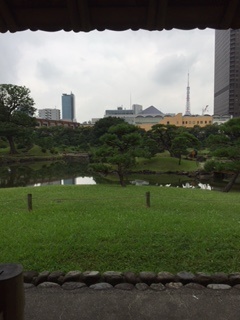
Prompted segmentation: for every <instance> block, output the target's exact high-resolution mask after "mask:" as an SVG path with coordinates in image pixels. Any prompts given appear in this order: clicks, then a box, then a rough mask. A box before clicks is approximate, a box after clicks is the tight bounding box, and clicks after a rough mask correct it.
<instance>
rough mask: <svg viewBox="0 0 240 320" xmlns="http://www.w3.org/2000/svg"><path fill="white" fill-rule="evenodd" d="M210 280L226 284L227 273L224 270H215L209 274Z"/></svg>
mask: <svg viewBox="0 0 240 320" xmlns="http://www.w3.org/2000/svg"><path fill="white" fill-rule="evenodd" d="M211 278H212V282H213V283H216V284H217V283H218V284H226V283H228V282H229V280H228V275H227V274H226V273H224V272H217V273H214V274H212V275H211Z"/></svg>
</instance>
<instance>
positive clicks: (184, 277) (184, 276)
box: [177, 271, 195, 284]
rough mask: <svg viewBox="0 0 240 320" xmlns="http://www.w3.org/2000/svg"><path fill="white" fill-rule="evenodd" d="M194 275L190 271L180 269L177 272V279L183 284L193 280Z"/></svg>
mask: <svg viewBox="0 0 240 320" xmlns="http://www.w3.org/2000/svg"><path fill="white" fill-rule="evenodd" d="M194 278H195V275H194V274H193V273H191V272H186V271H181V272H178V273H177V280H178V281H180V282H182V283H183V284H187V283H189V282H192V281H194Z"/></svg>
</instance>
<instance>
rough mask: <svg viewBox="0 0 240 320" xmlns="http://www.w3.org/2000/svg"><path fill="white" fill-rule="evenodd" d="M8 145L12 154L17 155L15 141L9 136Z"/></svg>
mask: <svg viewBox="0 0 240 320" xmlns="http://www.w3.org/2000/svg"><path fill="white" fill-rule="evenodd" d="M7 139H8V143H9V147H10V154H17V153H18V152H17V149H16V147H15V143H14V141H13V137H12V136H8V137H7Z"/></svg>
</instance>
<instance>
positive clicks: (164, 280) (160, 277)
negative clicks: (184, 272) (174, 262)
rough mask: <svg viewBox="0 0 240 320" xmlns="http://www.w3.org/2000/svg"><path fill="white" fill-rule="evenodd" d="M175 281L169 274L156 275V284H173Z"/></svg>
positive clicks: (164, 272) (163, 272) (160, 273)
mask: <svg viewBox="0 0 240 320" xmlns="http://www.w3.org/2000/svg"><path fill="white" fill-rule="evenodd" d="M175 280H176V276H175V275H174V274H172V273H170V272H166V271H162V272H159V273H158V274H157V282H161V283H163V284H165V283H168V282H174V281H175Z"/></svg>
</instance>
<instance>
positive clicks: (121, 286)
mask: <svg viewBox="0 0 240 320" xmlns="http://www.w3.org/2000/svg"><path fill="white" fill-rule="evenodd" d="M114 288H116V289H119V290H127V291H130V290H133V289H134V288H135V286H134V285H133V284H132V283H126V282H124V283H119V284H116V285H115V287H114Z"/></svg>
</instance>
